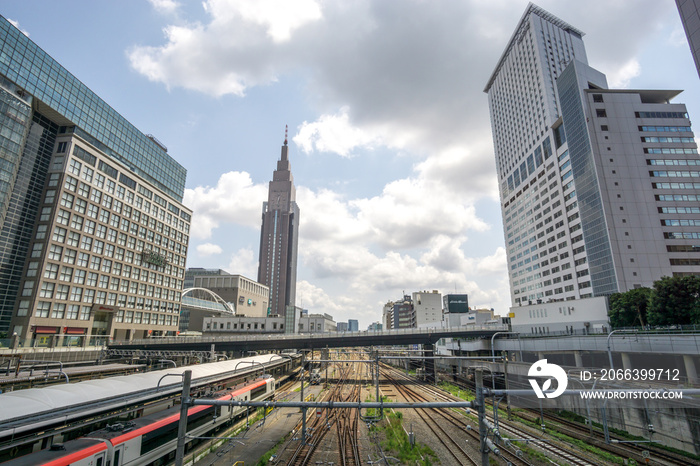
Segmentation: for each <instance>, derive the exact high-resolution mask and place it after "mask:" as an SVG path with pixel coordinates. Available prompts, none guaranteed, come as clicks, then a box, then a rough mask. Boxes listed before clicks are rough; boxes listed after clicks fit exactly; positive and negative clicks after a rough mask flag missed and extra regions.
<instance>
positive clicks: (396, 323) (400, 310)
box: [390, 295, 416, 329]
mask: <svg viewBox="0 0 700 466" xmlns="http://www.w3.org/2000/svg"><path fill="white" fill-rule="evenodd" d="M390 324H391V327H390V328H392V329H399V328H415V326H416V313H415V312H414V309H413V301H412V300H411V296H410V295H404V297H403V299H402V300H401V301H394V302H391V322H390Z"/></svg>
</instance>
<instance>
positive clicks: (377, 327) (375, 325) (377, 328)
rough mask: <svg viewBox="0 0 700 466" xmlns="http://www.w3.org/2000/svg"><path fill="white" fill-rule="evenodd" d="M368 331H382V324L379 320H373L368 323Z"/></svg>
mask: <svg viewBox="0 0 700 466" xmlns="http://www.w3.org/2000/svg"><path fill="white" fill-rule="evenodd" d="M367 331H368V332H381V331H382V324H380V323H379V322H373V323H371V324H369V327H367Z"/></svg>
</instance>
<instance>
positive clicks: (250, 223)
mask: <svg viewBox="0 0 700 466" xmlns="http://www.w3.org/2000/svg"><path fill="white" fill-rule="evenodd" d="M266 199H267V186H265V185H262V184H257V185H256V184H254V183H253V180H252V179H251V178H250V175H249V174H248V173H245V172H228V173H224V174H223V175H221V177H220V178H219V181H218V183H217V185H216V186H214V187H209V186H198V187H196V188H194V189H186V190H185V196H184V204H185V205H186V206H188V207H189V208H191V209H192V211H193V215H192V225H191V235H192V237H193V238H200V239H206V238H209V237H210V236H211V234H212V230H213V229H215V228H218V227H219V225H220V224H221V222H229V223H233V224H237V225H243V226H246V227H251V228H259V227H260V212H261V211H262V202H263V201H264V200H266Z"/></svg>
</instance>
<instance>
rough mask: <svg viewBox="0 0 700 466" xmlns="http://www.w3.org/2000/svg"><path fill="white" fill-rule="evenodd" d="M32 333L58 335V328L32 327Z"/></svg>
mask: <svg viewBox="0 0 700 466" xmlns="http://www.w3.org/2000/svg"><path fill="white" fill-rule="evenodd" d="M34 333H58V327H41V326H36V327H34Z"/></svg>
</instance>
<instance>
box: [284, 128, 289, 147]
mask: <svg viewBox="0 0 700 466" xmlns="http://www.w3.org/2000/svg"><path fill="white" fill-rule="evenodd" d="M288 129H289V128H288V126H287V125H284V145H285V146H286V145H287V130H288Z"/></svg>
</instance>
